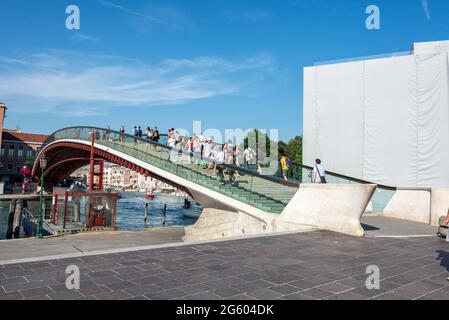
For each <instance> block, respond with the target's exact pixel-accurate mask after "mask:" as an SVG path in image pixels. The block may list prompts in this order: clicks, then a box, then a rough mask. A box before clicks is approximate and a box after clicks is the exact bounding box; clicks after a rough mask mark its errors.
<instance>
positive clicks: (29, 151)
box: [27, 148, 34, 157]
mask: <svg viewBox="0 0 449 320" xmlns="http://www.w3.org/2000/svg"><path fill="white" fill-rule="evenodd" d="M27 156H28V157H33V156H34V150H33V148H28V155H27Z"/></svg>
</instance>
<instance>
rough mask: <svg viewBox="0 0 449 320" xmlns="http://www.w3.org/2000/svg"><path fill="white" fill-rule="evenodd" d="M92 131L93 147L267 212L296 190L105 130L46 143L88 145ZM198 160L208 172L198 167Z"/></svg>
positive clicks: (65, 134) (72, 132)
mask: <svg viewBox="0 0 449 320" xmlns="http://www.w3.org/2000/svg"><path fill="white" fill-rule="evenodd" d="M92 131H93V132H95V138H96V139H95V143H97V144H100V145H104V146H106V147H109V148H111V149H114V150H116V151H119V152H122V153H124V154H127V155H129V156H131V157H134V158H136V159H138V160H141V161H143V162H146V163H149V164H151V165H153V166H155V167H157V168H160V169H162V170H165V171H166V172H169V173H172V174H174V175H176V176H178V177H181V178H184V179H187V180H189V181H191V182H194V183H196V184H199V185H201V186H204V187H206V188H208V189H211V190H214V191H216V192H219V193H221V194H223V195H226V196H228V197H231V198H233V199H236V200H239V201H242V202H244V203H247V204H249V205H251V206H253V207H256V208H259V209H261V210H264V211H267V212H271V213H280V212H282V210H283V209H284V208H285V206H286V205H287V203H288V202H289V201H290V200H291V198H292V197H293V196H294V194H295V193H296V191H297V190H298V187H299V185H298V184H297V183H293V182H290V183H289V182H285V181H283V180H282V179H279V178H277V177H275V176H263V175H259V174H257V173H256V172H254V171H251V170H247V169H245V168H243V167H238V166H234V165H226V164H217V168H216V170H214V165H213V163H214V162H213V161H212V160H211V159H207V158H202V157H201V155H198V154H194V153H193V154H191V153H189V152H187V151H186V150H179V149H178V147H175V148H173V149H170V148H169V147H167V146H166V145H164V144H163V143H159V144H156V143H154V142H151V141H147V140H145V139H139V138H136V137H134V136H131V135H127V134H120V133H119V132H115V131H111V130H107V129H99V128H88V127H82V128H68V129H63V130H61V131H58V132H56V133H54V134H53V135H52V136H51V137H50V138H49V139H48V141H47V142H46V143H51V142H53V141H57V140H66V139H71V140H72V139H75V140H84V141H88V142H90V141H91V132H92ZM165 140H166V137H165V136H163V137H161V140H160V142H163V141H165ZM178 146H180V144H179V145H178ZM202 160H204V161H205V162H206V164H207V165H208V168H209V169H202V168H201V167H200V165H199V164H200V162H201V161H202Z"/></svg>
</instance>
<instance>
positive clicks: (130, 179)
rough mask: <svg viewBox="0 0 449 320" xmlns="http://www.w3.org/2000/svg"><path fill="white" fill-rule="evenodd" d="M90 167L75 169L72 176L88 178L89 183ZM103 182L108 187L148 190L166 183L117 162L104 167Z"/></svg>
mask: <svg viewBox="0 0 449 320" xmlns="http://www.w3.org/2000/svg"><path fill="white" fill-rule="evenodd" d="M89 175H90V172H89V167H88V166H87V167H84V168H81V169H78V170H77V171H75V172H74V173H73V174H72V175H71V176H72V177H76V178H86V181H87V182H88V183H89ZM103 184H104V188H106V189H116V190H135V191H147V190H151V189H156V188H157V187H162V186H166V184H164V183H162V182H160V181H157V180H156V179H153V178H151V177H145V176H143V175H140V174H139V173H137V172H135V171H133V170H131V169H127V168H123V167H120V166H118V165H115V164H106V165H105V167H104V174H103Z"/></svg>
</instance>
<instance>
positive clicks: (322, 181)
mask: <svg viewBox="0 0 449 320" xmlns="http://www.w3.org/2000/svg"><path fill="white" fill-rule="evenodd" d="M315 168H316V172H318V175H319V176H320V180H321V183H327V181H326V177H323V176H322V175H321V173H320V170H319V169H318V166H315Z"/></svg>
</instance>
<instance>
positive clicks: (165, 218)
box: [162, 205, 167, 227]
mask: <svg viewBox="0 0 449 320" xmlns="http://www.w3.org/2000/svg"><path fill="white" fill-rule="evenodd" d="M166 221H167V205H164V222H163V223H162V226H164V227H165V223H166Z"/></svg>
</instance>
